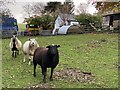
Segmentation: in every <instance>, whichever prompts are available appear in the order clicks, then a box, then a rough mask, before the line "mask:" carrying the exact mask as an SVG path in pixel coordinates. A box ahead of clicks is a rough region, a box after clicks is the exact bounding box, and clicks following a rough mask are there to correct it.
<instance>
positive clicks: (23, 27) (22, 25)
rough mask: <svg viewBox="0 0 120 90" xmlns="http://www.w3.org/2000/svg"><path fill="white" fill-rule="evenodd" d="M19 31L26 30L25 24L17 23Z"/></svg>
mask: <svg viewBox="0 0 120 90" xmlns="http://www.w3.org/2000/svg"><path fill="white" fill-rule="evenodd" d="M18 28H19V32H20V31H25V30H26V24H22V23H18Z"/></svg>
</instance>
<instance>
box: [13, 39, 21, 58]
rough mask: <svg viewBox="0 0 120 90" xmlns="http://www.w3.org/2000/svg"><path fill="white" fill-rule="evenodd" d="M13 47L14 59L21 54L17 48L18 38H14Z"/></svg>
mask: <svg viewBox="0 0 120 90" xmlns="http://www.w3.org/2000/svg"><path fill="white" fill-rule="evenodd" d="M12 42H13V47H12V57H16V55H17V54H18V53H19V50H18V49H17V47H16V38H13V40H12Z"/></svg>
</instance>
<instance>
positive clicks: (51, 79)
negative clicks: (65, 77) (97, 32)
mask: <svg viewBox="0 0 120 90" xmlns="http://www.w3.org/2000/svg"><path fill="white" fill-rule="evenodd" d="M52 75H53V68H51V75H50V81H53V78H52Z"/></svg>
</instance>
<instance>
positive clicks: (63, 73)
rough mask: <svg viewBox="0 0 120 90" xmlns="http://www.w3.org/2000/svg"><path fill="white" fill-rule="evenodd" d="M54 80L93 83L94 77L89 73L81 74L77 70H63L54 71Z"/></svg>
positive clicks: (81, 72)
mask: <svg viewBox="0 0 120 90" xmlns="http://www.w3.org/2000/svg"><path fill="white" fill-rule="evenodd" d="M53 76H54V78H56V79H58V80H66V79H67V80H69V81H72V82H88V83H89V82H93V81H94V76H93V75H92V73H91V72H83V71H80V70H78V69H73V68H67V69H65V70H60V71H55V72H54V75H53Z"/></svg>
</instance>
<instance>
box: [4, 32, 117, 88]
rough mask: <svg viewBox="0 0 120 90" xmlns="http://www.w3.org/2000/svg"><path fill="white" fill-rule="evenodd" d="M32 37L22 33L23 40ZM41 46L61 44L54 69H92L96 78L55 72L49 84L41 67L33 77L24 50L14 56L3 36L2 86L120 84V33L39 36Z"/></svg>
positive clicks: (81, 86)
mask: <svg viewBox="0 0 120 90" xmlns="http://www.w3.org/2000/svg"><path fill="white" fill-rule="evenodd" d="M28 38H29V37H27V36H25V37H19V39H20V40H21V41H22V43H24V42H25V41H26V40H27V39H28ZM36 39H37V41H38V43H39V45H40V46H47V45H49V44H53V43H54V44H60V45H61V47H60V48H59V53H60V62H59V65H58V66H57V67H56V69H55V71H59V70H65V69H66V68H74V69H76V68H77V69H79V70H80V71H86V72H91V73H92V75H93V76H94V82H91V83H87V82H78V81H75V82H73V81H68V80H67V79H64V80H60V79H56V78H55V76H54V81H52V82H50V81H49V80H48V76H49V75H50V69H48V73H47V75H48V76H47V84H43V83H42V74H41V69H40V67H39V66H37V71H36V72H37V76H36V77H33V65H30V66H29V65H28V60H26V62H25V63H23V53H22V51H21V54H20V55H19V56H18V57H17V58H16V59H12V57H11V52H10V50H9V47H8V45H9V41H10V39H3V40H2V42H3V43H2V87H4V88H5V87H9V88H22V87H31V86H33V85H47V86H48V87H54V88H117V87H118V68H117V65H118V36H117V34H76V35H63V36H62V35H61V36H37V37H36Z"/></svg>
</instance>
